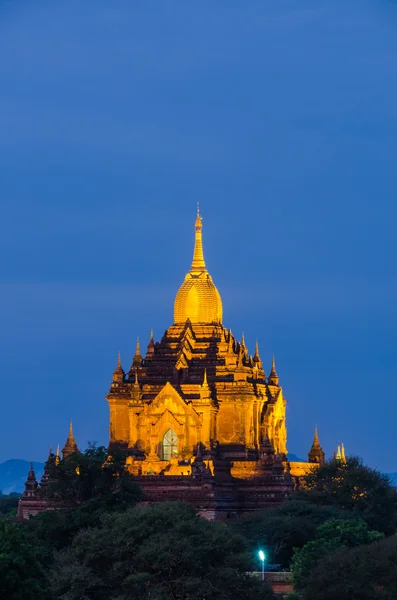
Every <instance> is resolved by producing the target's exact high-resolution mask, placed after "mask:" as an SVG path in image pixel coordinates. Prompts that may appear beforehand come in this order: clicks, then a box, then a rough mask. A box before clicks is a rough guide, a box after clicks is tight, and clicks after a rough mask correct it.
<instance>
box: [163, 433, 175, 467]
mask: <svg viewBox="0 0 397 600" xmlns="http://www.w3.org/2000/svg"><path fill="white" fill-rule="evenodd" d="M176 456H178V437H177V435H176V433H175V431H174V430H173V429H169V430H168V431H166V432H165V434H164V437H163V460H170V459H171V458H175V457H176Z"/></svg>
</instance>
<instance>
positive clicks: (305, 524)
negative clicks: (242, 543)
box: [230, 500, 351, 568]
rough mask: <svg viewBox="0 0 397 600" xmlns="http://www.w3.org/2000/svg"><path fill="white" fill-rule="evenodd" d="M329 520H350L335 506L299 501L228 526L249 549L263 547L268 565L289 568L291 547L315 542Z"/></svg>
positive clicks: (261, 512)
mask: <svg viewBox="0 0 397 600" xmlns="http://www.w3.org/2000/svg"><path fill="white" fill-rule="evenodd" d="M331 518H338V519H343V518H351V514H346V513H345V512H344V511H342V510H340V509H339V508H338V507H337V506H316V505H314V504H312V503H310V502H304V501H302V500H290V501H286V502H284V503H283V504H281V505H280V506H278V507H276V508H272V509H267V510H262V511H259V512H257V513H253V514H251V515H248V516H246V517H244V518H242V519H239V520H237V521H234V522H233V523H231V524H230V527H231V529H233V531H235V532H236V533H239V534H241V535H242V536H244V537H245V538H246V539H247V541H248V543H249V545H250V547H251V548H254V549H255V548H264V549H265V550H266V555H267V562H268V563H272V564H280V566H281V568H289V566H290V563H291V559H292V556H293V551H294V548H302V546H304V544H306V543H307V542H309V541H310V540H314V539H315V537H316V534H317V529H318V526H319V525H322V524H323V523H325V521H328V520H329V519H331Z"/></svg>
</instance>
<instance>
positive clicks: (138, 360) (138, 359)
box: [132, 337, 142, 366]
mask: <svg viewBox="0 0 397 600" xmlns="http://www.w3.org/2000/svg"><path fill="white" fill-rule="evenodd" d="M132 364H133V365H134V366H137V365H141V364H142V355H141V343H140V341H139V337H138V338H137V339H136V347H135V355H134V358H133V359H132Z"/></svg>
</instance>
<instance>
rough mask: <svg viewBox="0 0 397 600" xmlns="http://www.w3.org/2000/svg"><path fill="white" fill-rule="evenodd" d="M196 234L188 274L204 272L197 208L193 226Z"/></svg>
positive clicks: (201, 223) (201, 222) (201, 225)
mask: <svg viewBox="0 0 397 600" xmlns="http://www.w3.org/2000/svg"><path fill="white" fill-rule="evenodd" d="M194 227H195V230H196V234H195V244H194V252H193V261H192V267H191V269H190V272H194V271H200V272H202V271H206V268H205V260H204V252H203V237H202V231H203V221H202V218H201V215H200V210H199V207H198V210H197V218H196V222H195V224H194Z"/></svg>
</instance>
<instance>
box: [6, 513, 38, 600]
mask: <svg viewBox="0 0 397 600" xmlns="http://www.w3.org/2000/svg"><path fill="white" fill-rule="evenodd" d="M0 598H1V599H2V600H3V599H4V600H8V599H10V600H11V599H12V600H45V599H46V598H47V595H46V580H45V572H44V569H43V567H42V565H41V564H40V562H39V560H38V558H37V556H36V554H35V551H34V548H32V547H31V546H30V544H29V543H28V540H27V539H26V537H25V532H24V529H23V527H21V526H20V525H18V524H16V523H11V522H10V521H4V520H0Z"/></svg>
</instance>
